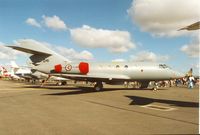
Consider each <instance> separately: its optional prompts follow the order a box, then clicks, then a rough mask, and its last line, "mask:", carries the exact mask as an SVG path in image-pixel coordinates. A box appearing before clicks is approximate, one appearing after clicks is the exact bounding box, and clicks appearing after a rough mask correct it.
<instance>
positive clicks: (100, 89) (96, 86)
mask: <svg viewBox="0 0 200 135" xmlns="http://www.w3.org/2000/svg"><path fill="white" fill-rule="evenodd" d="M94 89H95V91H102V90H103V84H102V82H97V84H95V85H94Z"/></svg>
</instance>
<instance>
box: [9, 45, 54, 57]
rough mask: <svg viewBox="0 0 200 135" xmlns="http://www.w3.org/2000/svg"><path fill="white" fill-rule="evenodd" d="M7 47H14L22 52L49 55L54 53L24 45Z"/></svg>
mask: <svg viewBox="0 0 200 135" xmlns="http://www.w3.org/2000/svg"><path fill="white" fill-rule="evenodd" d="M7 47H10V48H13V49H15V50H18V51H21V52H25V53H29V54H38V55H49V56H50V55H52V54H51V53H48V52H44V51H42V50H41V51H39V50H38V49H29V48H24V47H19V46H7Z"/></svg>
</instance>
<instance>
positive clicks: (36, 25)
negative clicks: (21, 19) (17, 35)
mask: <svg viewBox="0 0 200 135" xmlns="http://www.w3.org/2000/svg"><path fill="white" fill-rule="evenodd" d="M26 23H27V24H28V25H31V26H35V27H39V28H40V27H41V25H40V23H38V22H37V21H36V20H35V19H34V18H28V19H27V20H26Z"/></svg>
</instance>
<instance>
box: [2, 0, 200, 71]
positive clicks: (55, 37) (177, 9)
mask: <svg viewBox="0 0 200 135" xmlns="http://www.w3.org/2000/svg"><path fill="white" fill-rule="evenodd" d="M199 9H200V1H199V0H0V64H1V65H6V64H9V63H10V61H12V60H14V61H16V62H17V63H18V64H19V65H25V64H26V62H27V59H28V56H27V55H25V54H23V53H21V52H18V51H14V50H12V49H9V48H7V47H5V46H7V45H20V44H23V43H31V44H35V47H37V45H39V44H44V45H46V46H48V47H50V48H51V49H52V50H54V51H56V52H58V53H59V54H61V55H63V56H64V57H66V58H67V59H69V60H71V61H92V62H116V61H117V62H124V61H125V62H141V61H142V62H143V61H144V62H146V61H147V62H158V63H166V64H168V65H169V66H171V67H172V68H174V69H176V70H179V71H181V72H187V71H188V70H189V69H190V68H193V71H194V72H195V73H198V71H199V30H196V31H186V30H183V31H177V30H178V29H180V28H182V27H185V26H187V25H190V24H192V23H195V22H197V21H199V20H200V12H199Z"/></svg>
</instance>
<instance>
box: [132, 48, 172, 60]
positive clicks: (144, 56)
mask: <svg viewBox="0 0 200 135" xmlns="http://www.w3.org/2000/svg"><path fill="white" fill-rule="evenodd" d="M168 59H169V56H167V55H157V54H155V53H153V52H150V51H141V52H138V53H137V54H136V55H131V56H130V61H134V62H164V61H167V60H168Z"/></svg>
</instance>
